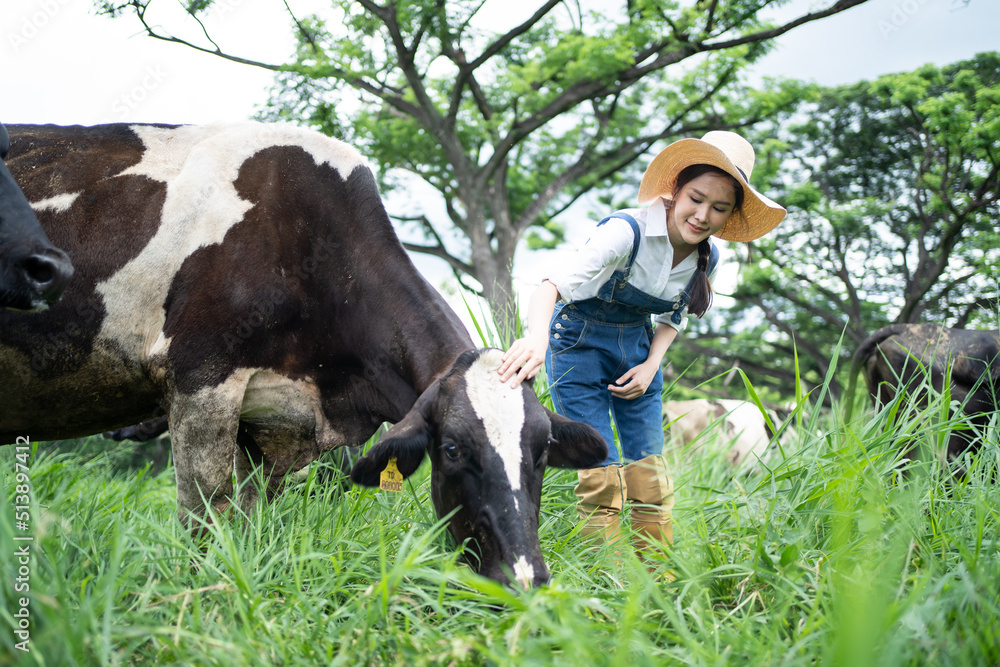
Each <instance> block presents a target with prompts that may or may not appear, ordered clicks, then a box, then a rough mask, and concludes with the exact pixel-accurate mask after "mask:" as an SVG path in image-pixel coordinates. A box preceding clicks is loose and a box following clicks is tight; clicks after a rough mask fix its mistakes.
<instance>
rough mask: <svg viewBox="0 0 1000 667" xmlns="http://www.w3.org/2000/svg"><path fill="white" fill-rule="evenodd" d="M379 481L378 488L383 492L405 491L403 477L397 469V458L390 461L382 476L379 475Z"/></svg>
mask: <svg viewBox="0 0 1000 667" xmlns="http://www.w3.org/2000/svg"><path fill="white" fill-rule="evenodd" d="M378 481H379V485H378V487H379V488H380V489H382V490H383V491H402V490H403V475H402V474H401V473H400V472H399V468H397V467H396V457H395V456H393V457H392V458H391V459H389V463H388V464H387V465H386V466H385V470H383V471H382V474H381V475H379V478H378Z"/></svg>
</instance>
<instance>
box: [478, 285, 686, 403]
mask: <svg viewBox="0 0 1000 667" xmlns="http://www.w3.org/2000/svg"><path fill="white" fill-rule="evenodd" d="M558 300H559V290H557V289H556V286H555V285H553V284H552V283H550V282H549V281H548V280H545V281H542V284H541V285H539V286H538V288H537V289H535V291H534V293H533V294H532V295H531V300H530V301H528V333H527V335H526V336H525V337H524V338H518V339H517V340H515V341H514V342H513V343H512V344H511V346H510V349H509V350H507V351H506V352H505V353H504V355H503V361H502V362H501V363H500V368H499V369H498V370H497V372H498V373H499V374H500V381H501V382H506V381H507V380H509V379H510V378H511V377H513V378H514V381H513V382H511V384H510V386H511V387H516V386H518V385H519V384H521V382H522V381H524V380H527V379H529V378H533V377H535V375H537V374H538V369H539V368H541V367H542V364H544V363H545V351H546V350H547V349H548V348H549V321H550V320H551V319H552V309H553V308H555V305H556V301H558ZM664 352H666V349H664ZM515 372H516V373H517V374H516V375H515Z"/></svg>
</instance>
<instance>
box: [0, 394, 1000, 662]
mask: <svg viewBox="0 0 1000 667" xmlns="http://www.w3.org/2000/svg"><path fill="white" fill-rule="evenodd" d="M942 400H943V399H942ZM943 407H944V406H943V405H942V403H940V402H937V403H934V402H932V403H931V405H929V406H928V407H926V408H924V409H918V408H911V407H907V406H906V405H905V404H904V403H900V404H894V405H892V406H889V407H888V408H887V409H886V410H883V411H881V412H880V413H879V414H873V413H872V411H871V409H870V408H868V407H867V406H865V407H864V408H860V407H859V409H857V410H856V411H855V414H856V415H857V417H856V419H855V420H854V421H853V422H852V423H850V424H844V423H843V422H842V419H841V418H839V417H838V416H837V414H836V413H828V412H825V411H822V410H819V409H816V408H813V407H811V406H810V405H809V404H808V403H807V402H806V401H805V399H803V402H802V403H801V408H802V409H801V410H800V412H799V413H798V414H797V416H796V418H795V419H794V420H793V423H792V425H791V426H793V427H794V428H795V429H796V432H797V436H796V437H793V438H791V439H790V442H789V443H787V444H786V445H785V446H784V447H783V450H782V452H780V453H778V454H776V455H775V456H774V457H773V458H772V459H771V461H770V462H769V463H768V465H767V466H766V467H762V468H760V469H758V470H756V471H755V472H753V473H751V474H749V475H746V476H741V477H737V478H734V477H733V476H732V473H731V472H730V471H729V470H728V469H727V468H726V466H725V465H724V464H723V463H722V462H721V461H719V460H710V459H707V458H701V459H690V458H688V457H683V456H680V455H678V456H677V457H675V459H674V465H673V475H674V478H675V484H676V493H677V506H676V509H675V523H676V526H675V536H676V544H675V548H674V550H673V552H672V553H671V554H670V556H669V557H668V559H667V561H666V562H663V563H661V565H662V566H664V567H667V566H668V567H669V568H670V569H671V570H672V571H673V572H674V573H675V574H676V579H675V580H674V581H666V580H664V579H663V578H660V577H655V576H653V575H650V574H649V573H648V572H647V571H646V569H645V567H644V566H643V565H642V563H640V562H639V561H638V559H636V558H635V557H634V556H633V555H632V554H631V553H628V552H626V553H625V554H623V556H622V557H621V558H616V557H615V554H614V553H613V552H612V551H611V550H609V549H604V550H601V551H598V552H597V553H593V552H588V551H587V550H586V549H585V548H584V547H583V546H582V545H581V542H580V540H579V537H578V527H577V525H576V515H575V510H574V508H573V506H572V504H573V496H572V488H573V484H574V483H575V474H574V473H573V472H571V471H557V470H549V472H548V473H547V476H546V483H545V487H544V497H543V503H542V517H541V527H540V531H539V533H540V539H541V544H542V551H543V553H544V554H545V556H546V559H547V560H548V562H549V565H550V567H551V570H552V574H553V581H552V583H551V585H549V586H547V587H544V588H541V589H538V590H532V591H527V592H514V591H511V590H508V589H506V588H504V587H502V586H499V585H497V584H496V583H494V582H492V581H488V580H485V579H482V578H480V577H478V576H476V575H475V574H473V573H472V572H471V570H470V569H469V568H468V567H467V566H466V565H465V564H464V561H463V560H462V558H461V547H460V546H459V545H455V544H453V543H452V541H451V539H450V537H448V536H447V532H446V531H445V530H444V527H443V522H442V521H439V520H438V519H437V517H436V516H435V514H434V511H433V508H432V506H431V503H430V499H429V497H428V492H429V482H428V476H427V470H426V466H425V467H424V468H422V469H421V471H420V472H419V473H418V474H417V475H416V476H415V477H414V478H412V482H411V483H408V484H407V485H406V490H405V491H404V492H403V493H400V494H387V493H381V492H379V491H377V490H371V489H362V488H354V489H350V490H349V491H346V492H345V491H344V489H343V486H342V484H340V483H338V482H336V481H334V482H333V483H331V482H329V481H327V482H321V481H320V479H321V477H322V476H320V475H318V474H317V471H316V469H315V468H314V469H313V470H312V471H311V472H310V474H309V476H308V477H305V478H302V479H299V480H297V481H295V482H294V483H292V484H291V485H290V487H289V488H288V489H287V490H286V491H285V492H284V493H283V494H281V495H280V496H279V497H278V498H277V500H276V501H275V502H274V503H272V504H270V505H268V506H266V507H263V508H262V509H261V511H260V512H258V513H256V514H254V515H253V516H250V517H247V518H245V519H233V520H225V519H220V520H218V521H217V522H216V523H214V524H212V525H211V526H210V527H209V528H208V531H207V534H206V535H205V536H204V537H203V538H202V539H200V540H196V539H194V538H192V536H191V535H190V534H189V533H188V532H187V531H185V530H184V529H182V528H181V526H180V524H179V522H178V521H177V520H176V518H175V492H174V481H173V468H172V467H169V466H168V467H167V468H166V469H165V470H163V471H162V472H160V473H158V474H153V473H152V472H151V470H149V469H146V470H143V469H138V470H137V469H134V468H129V467H128V466H126V465H123V461H131V460H132V459H131V458H130V456H127V455H126V453H125V452H124V450H123V449H122V448H123V447H127V446H125V445H121V444H112V443H105V442H104V441H102V440H101V439H100V438H94V439H90V440H89V441H88V442H86V443H83V444H84V445H86V446H85V447H83V449H80V448H79V447H78V448H77V450H76V451H66V450H65V449H63V450H47V451H44V452H43V451H42V450H38V451H37V452H36V453H35V454H34V455H33V458H32V461H31V468H30V478H31V485H32V489H33V492H32V497H33V501H32V510H31V525H32V534H33V535H34V538H35V540H34V542H33V543H32V545H31V548H32V553H33V562H32V564H31V572H30V586H31V593H30V596H31V605H30V608H29V609H30V615H31V622H32V627H31V641H30V649H31V651H30V653H23V652H21V651H19V650H16V649H15V642H16V641H17V638H16V637H14V636H13V635H12V634H11V632H10V629H11V628H12V627H14V621H15V619H14V618H13V616H12V613H13V611H14V610H15V609H17V608H18V607H17V598H18V596H19V594H15V592H14V580H15V577H16V576H17V564H16V563H15V562H14V560H13V559H11V558H8V554H13V553H14V550H15V549H16V548H17V546H18V545H21V544H22V543H21V542H15V541H14V539H13V538H14V536H15V535H20V534H21V533H20V532H19V531H17V530H16V529H15V525H14V519H13V508H12V507H11V504H12V502H13V498H14V495H15V465H14V454H15V452H14V448H13V447H4V448H2V449H0V494H2V496H3V498H4V500H5V505H4V506H3V511H2V512H0V553H2V554H3V557H2V558H0V600H2V601H3V606H2V607H0V628H2V629H0V665H8V664H25V665H30V664H38V665H92V664H99V665H106V664H107V665H111V664H154V663H155V664H185V665H188V664H190V665H213V664H219V665H250V664H254V665H257V664H275V665H317V664H324V665H326V664H329V665H341V664H343V665H363V664H374V665H397V664H406V665H482V664H486V665H518V666H521V665H534V664H539V665H549V664H555V665H575V666H579V667H582V666H584V665H587V666H589V665H627V666H628V667H635V666H639V665H665V664H679V665H680V664H692V665H749V664H754V665H757V664H766V665H847V666H851V667H854V666H863V665H879V666H880V667H883V666H886V665H912V664H920V665H984V664H998V663H1000V548H998V539H1000V538H998V536H1000V525H998V524H1000V516H998V514H1000V490H998V486H997V484H996V470H997V468H998V465H1000V443H998V432H1000V431H998V425H997V420H996V419H994V422H993V425H992V426H991V427H990V428H989V429H988V431H987V433H986V434H985V437H986V444H985V446H984V447H983V449H982V450H981V453H980V455H979V456H977V457H973V458H971V459H970V460H969V461H967V463H966V465H967V467H968V470H969V472H968V475H967V476H966V477H965V478H964V479H959V480H955V479H953V478H952V476H951V475H950V473H949V471H948V470H947V469H944V468H943V467H942V465H941V464H940V463H939V462H938V461H937V459H936V458H935V457H933V456H928V457H926V460H924V461H921V462H918V463H912V464H906V467H907V473H906V474H905V475H904V474H900V473H899V467H900V460H899V458H900V457H899V452H900V450H901V449H903V448H910V447H917V448H918V449H919V450H921V451H929V450H931V449H932V448H934V447H936V446H939V445H940V443H941V442H943V441H944V439H945V438H946V436H947V434H948V433H949V431H950V430H951V429H953V428H962V427H963V424H962V421H961V420H958V419H955V420H950V419H948V418H947V412H946V411H945V410H943ZM942 415H944V416H942ZM104 447H108V448H111V447H114V448H117V449H115V450H114V451H111V450H110V449H109V452H110V453H106V454H95V453H94V452H95V450H96V451H100V450H101V449H102V448H104ZM332 474H338V473H336V472H333V473H332Z"/></svg>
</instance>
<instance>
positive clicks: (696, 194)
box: [671, 172, 736, 246]
mask: <svg viewBox="0 0 1000 667" xmlns="http://www.w3.org/2000/svg"><path fill="white" fill-rule="evenodd" d="M735 206H736V191H735V185H734V184H733V179H732V178H730V177H729V176H727V175H724V174H719V173H712V172H709V173H707V174H702V175H701V176H698V177H697V178H695V179H692V180H691V181H689V182H688V183H687V184H686V185H685V186H684V187H683V188H681V190H680V192H678V193H677V197H676V198H675V199H674V206H673V209H672V210H671V216H672V217H673V221H674V225H675V229H676V230H677V232H678V234H679V236H680V240H681V241H683V242H684V244H686V245H689V246H696V245H698V244H699V243H700V242H701V241H704V240H705V239H707V238H708V237H709V236H711V235H712V234H715V233H716V232H718V231H719V230H720V229H722V227H723V226H724V225H725V224H726V220H727V219H728V218H729V214H730V213H732V212H733V208H734V207H735Z"/></svg>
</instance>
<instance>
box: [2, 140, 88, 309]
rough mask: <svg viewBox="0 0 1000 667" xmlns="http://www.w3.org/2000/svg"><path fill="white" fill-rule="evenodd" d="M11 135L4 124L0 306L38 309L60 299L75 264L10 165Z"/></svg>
mask: <svg viewBox="0 0 1000 667" xmlns="http://www.w3.org/2000/svg"><path fill="white" fill-rule="evenodd" d="M9 148H10V139H9V137H8V135H7V129H6V128H5V127H4V126H3V125H0V308H16V309H19V310H38V309H40V308H45V307H48V306H49V305H50V304H52V303H54V302H55V301H56V299H58V298H59V297H60V296H61V295H62V292H63V290H64V289H65V288H66V285H67V284H68V283H69V279H70V278H71V277H72V276H73V266H72V264H70V261H69V257H67V256H66V253H64V252H63V251H62V250H59V249H58V248H56V247H55V246H53V245H52V244H51V243H50V242H49V239H48V237H47V236H45V231H44V230H42V226H41V225H40V224H39V223H38V218H36V217H35V212H34V211H33V210H31V205H30V204H28V200H27V199H26V198H25V196H24V193H23V192H21V188H19V187H18V185H17V183H16V182H15V181H14V177H13V176H12V175H11V173H10V171H9V170H8V169H7V165H6V164H4V162H3V160H6V159H7V151H8V149H9Z"/></svg>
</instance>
